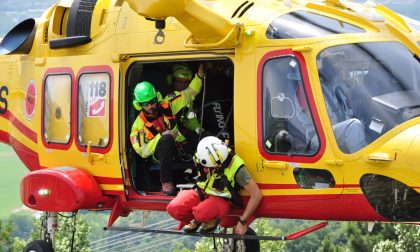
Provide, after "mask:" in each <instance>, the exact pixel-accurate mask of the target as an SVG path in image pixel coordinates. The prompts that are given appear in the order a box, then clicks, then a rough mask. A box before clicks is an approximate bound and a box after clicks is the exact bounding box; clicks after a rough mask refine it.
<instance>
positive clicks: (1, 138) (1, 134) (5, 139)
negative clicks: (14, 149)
mask: <svg viewBox="0 0 420 252" xmlns="http://www.w3.org/2000/svg"><path fill="white" fill-rule="evenodd" d="M0 142H2V143H4V144H7V145H9V144H10V139H9V133H7V132H6V131H2V130H0Z"/></svg>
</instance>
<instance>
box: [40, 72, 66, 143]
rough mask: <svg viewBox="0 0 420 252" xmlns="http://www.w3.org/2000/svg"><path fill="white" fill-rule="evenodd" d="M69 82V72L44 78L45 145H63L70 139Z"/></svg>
mask: <svg viewBox="0 0 420 252" xmlns="http://www.w3.org/2000/svg"><path fill="white" fill-rule="evenodd" d="M71 82H72V78H71V75H69V74H54V75H48V76H47V77H46V78H45V82H44V104H43V105H44V109H43V114H44V117H43V119H44V121H43V123H44V124H43V126H44V127H43V132H44V134H43V139H44V142H45V143H46V144H47V145H49V144H64V145H65V144H68V143H69V141H70V137H71Z"/></svg>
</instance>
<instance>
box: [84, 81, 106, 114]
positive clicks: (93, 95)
mask: <svg viewBox="0 0 420 252" xmlns="http://www.w3.org/2000/svg"><path fill="white" fill-rule="evenodd" d="M87 94H88V98H87V100H86V111H85V116H86V117H103V116H105V108H106V94H107V88H106V82H105V81H92V82H90V83H89V84H88V85H87Z"/></svg>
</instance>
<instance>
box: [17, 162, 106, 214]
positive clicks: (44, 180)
mask: <svg viewBox="0 0 420 252" xmlns="http://www.w3.org/2000/svg"><path fill="white" fill-rule="evenodd" d="M20 194H21V200H22V202H23V203H24V204H25V206H27V207H29V208H31V209H35V210H39V211H50V212H74V211H77V210H79V209H103V208H107V207H108V208H109V207H110V206H111V203H112V199H111V198H109V197H105V196H103V195H102V191H101V188H100V187H99V184H98V183H97V182H96V180H95V179H94V177H93V176H92V175H90V174H89V173H88V172H86V171H84V170H82V169H78V168H74V167H57V168H51V169H42V170H37V171H33V172H30V173H28V174H27V175H26V176H25V177H24V178H23V180H22V182H21V191H20Z"/></svg>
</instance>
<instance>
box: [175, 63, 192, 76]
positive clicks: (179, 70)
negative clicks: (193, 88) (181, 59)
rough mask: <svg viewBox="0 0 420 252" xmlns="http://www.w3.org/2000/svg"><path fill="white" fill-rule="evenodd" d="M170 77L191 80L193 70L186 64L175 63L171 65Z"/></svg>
mask: <svg viewBox="0 0 420 252" xmlns="http://www.w3.org/2000/svg"><path fill="white" fill-rule="evenodd" d="M171 72H172V77H173V78H182V79H189V80H191V79H192V77H193V72H192V71H191V69H190V68H189V67H188V66H187V65H186V64H176V65H174V66H173V67H172V71H171Z"/></svg>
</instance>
